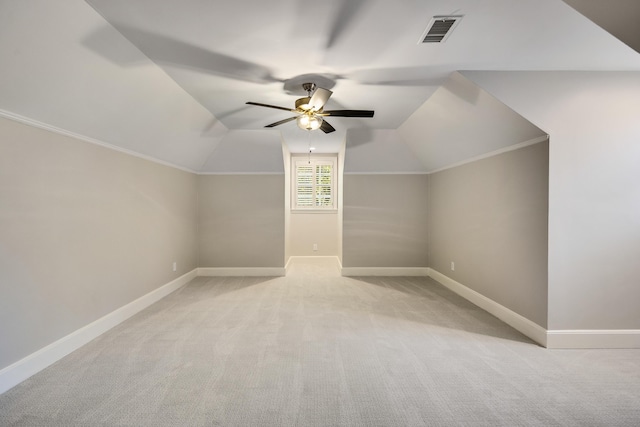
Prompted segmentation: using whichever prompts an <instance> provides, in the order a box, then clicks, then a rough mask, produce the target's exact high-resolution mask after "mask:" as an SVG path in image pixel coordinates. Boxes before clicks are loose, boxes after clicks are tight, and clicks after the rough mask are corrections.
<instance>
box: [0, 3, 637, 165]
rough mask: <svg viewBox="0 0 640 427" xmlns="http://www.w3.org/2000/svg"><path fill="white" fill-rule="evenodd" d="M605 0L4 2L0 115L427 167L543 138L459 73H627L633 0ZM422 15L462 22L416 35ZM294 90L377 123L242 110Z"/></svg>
mask: <svg viewBox="0 0 640 427" xmlns="http://www.w3.org/2000/svg"><path fill="white" fill-rule="evenodd" d="M567 3H569V4H571V6H569V4H567ZM607 4H608V5H609V7H608V8H604V9H603V8H601V7H597V6H594V3H593V1H590V0H568V1H567V2H566V3H565V2H563V1H560V0H520V1H517V2H515V1H513V0H482V1H479V0H430V1H415V0H414V1H409V0H397V1H393V2H391V1H386V0H328V1H325V2H321V3H309V2H300V1H297V0H274V1H269V2H265V1H258V0H240V1H235V2H228V1H212V0H208V1H204V0H182V1H179V2H176V1H172V0H88V2H85V1H82V0H66V1H63V2H46V1H38V0H24V1H10V0H4V1H0V12H1V13H0V54H1V58H2V59H1V61H2V67H1V70H2V71H0V113H1V114H2V115H4V116H7V117H12V118H15V119H18V120H23V121H25V122H28V123H32V124H36V125H39V126H42V127H47V128H50V129H52V130H56V131H59V132H65V133H68V134H72V135H77V136H80V137H82V138H84V139H87V140H91V141H93V142H97V143H101V144H105V145H109V146H113V147H117V148H118V149H122V150H125V151H129V152H133V153H136V154H138V155H143V156H147V157H149V158H153V159H156V160H160V161H163V162H166V163H169V164H172V165H175V166H178V167H181V168H184V169H188V170H191V171H196V172H201V173H209V172H212V173H226V172H229V173H233V172H279V171H281V170H282V160H281V143H282V141H284V143H285V144H286V145H287V147H288V148H289V149H290V150H291V151H293V152H304V151H306V150H308V148H309V147H310V146H313V147H315V149H316V151H317V152H337V151H339V150H340V149H341V147H342V146H343V144H344V143H345V141H346V148H347V153H348V156H347V158H346V165H347V166H346V167H347V168H352V171H354V172H374V171H378V170H383V171H384V169H385V168H391V169H393V170H394V171H412V172H415V171H433V170H437V169H439V168H442V167H446V166H447V165H451V164H455V163H457V162H460V161H463V160H465V159H466V158H469V157H474V156H479V155H482V154H484V153H487V152H491V151H494V150H498V149H501V148H504V147H507V146H510V145H515V144H519V143H523V142H526V141H529V140H532V139H535V138H538V137H541V136H543V135H544V134H545V131H544V129H538V128H537V127H535V126H534V125H533V124H531V123H529V122H528V121H527V120H526V119H524V118H522V117H520V116H518V115H517V114H516V113H514V112H513V111H511V110H509V109H508V108H507V107H505V106H504V105H502V104H500V103H499V102H498V101H496V100H495V99H493V98H491V97H490V96H489V95H488V94H487V93H486V92H484V91H483V90H482V88H479V87H477V86H474V84H473V83H471V82H470V81H468V80H466V79H465V78H464V77H463V75H461V74H459V73H456V71H458V70H640V54H639V53H638V52H637V51H636V50H634V48H635V49H637V48H638V47H637V46H638V45H637V44H635V41H634V40H635V37H636V35H637V28H638V26H637V25H636V24H637V22H638V18H640V16H639V15H640V7H638V6H637V4H638V3H637V2H634V1H633V0H631V1H629V0H614V1H610V2H607ZM572 6H573V7H572ZM582 6H584V7H582ZM616 7H619V8H620V9H619V10H618V12H619V14H620V15H623V16H624V17H625V18H624V19H619V20H615V19H614V18H612V17H611V15H612V14H611V13H610V11H611V10H613V9H615V8H616ZM574 8H576V9H578V10H581V11H582V12H583V13H585V15H586V16H589V18H587V17H585V16H584V15H582V14H581V13H580V12H578V11H577V10H576V9H574ZM436 15H447V16H450V15H457V16H462V17H463V18H462V20H461V21H460V23H459V25H458V26H457V27H456V28H455V29H454V31H453V32H452V34H451V35H450V37H449V38H448V39H447V40H446V41H445V42H444V43H440V44H421V43H418V41H419V38H420V36H421V35H422V33H423V31H424V30H425V28H426V27H427V24H428V23H429V22H430V21H431V19H432V17H433V16H436ZM629 16H631V17H635V18H633V19H630V18H629ZM590 19H593V21H591V20H590ZM594 21H595V22H599V23H600V25H602V27H604V28H606V29H607V30H608V31H607V30H605V29H604V28H602V27H600V26H598V25H597V24H596V23H594ZM625 22H626V23H627V24H628V25H622V24H624V23H625ZM617 23H622V24H620V25H618V24H617ZM629 28H630V29H629ZM612 34H616V36H617V37H619V38H616V36H614V35H612ZM621 39H622V40H621ZM307 81H310V82H313V83H316V84H317V85H318V86H320V87H324V88H327V89H330V90H332V91H333V95H332V96H331V98H330V99H329V101H328V103H327V107H326V108H330V109H371V110H375V117H373V118H330V119H328V120H329V121H330V122H331V124H332V125H333V126H334V127H335V128H336V129H337V131H336V132H334V133H331V134H323V133H322V132H320V131H314V132H311V133H309V132H306V131H304V130H301V129H298V128H297V127H296V125H295V122H290V123H287V124H283V125H281V126H278V127H276V128H273V129H265V128H264V126H265V125H266V124H268V123H272V122H275V121H278V120H282V119H285V118H287V117H289V116H291V113H288V112H285V111H280V110H276V109H269V108H262V107H257V106H250V105H246V101H255V102H262V103H267V104H275V105H279V106H284V107H293V105H294V101H295V99H296V98H299V97H301V96H304V95H305V92H304V91H303V90H302V86H301V85H302V83H304V82H307ZM394 153H395V154H396V156H395V160H394V161H392V162H389V161H388V159H389V158H390V156H393V154H394ZM349 156H351V159H350V158H349ZM390 165H392V166H390Z"/></svg>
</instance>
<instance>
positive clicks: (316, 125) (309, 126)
mask: <svg viewBox="0 0 640 427" xmlns="http://www.w3.org/2000/svg"><path fill="white" fill-rule="evenodd" d="M296 121H297V123H298V127H299V128H300V129H304V130H317V129H320V126H321V125H322V122H323V120H322V117H319V116H316V115H314V114H309V113H307V114H302V115H300V116H298V118H297V119H296Z"/></svg>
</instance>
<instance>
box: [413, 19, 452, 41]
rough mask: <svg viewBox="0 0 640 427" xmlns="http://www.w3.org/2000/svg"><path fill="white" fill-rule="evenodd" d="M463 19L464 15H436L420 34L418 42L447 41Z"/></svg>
mask: <svg viewBox="0 0 640 427" xmlns="http://www.w3.org/2000/svg"><path fill="white" fill-rule="evenodd" d="M461 19H462V16H434V17H433V18H431V21H430V22H429V25H427V29H426V30H424V32H423V33H422V36H420V40H419V41H418V44H421V43H443V42H445V41H446V40H447V38H449V36H450V35H451V33H452V32H453V29H454V28H455V27H456V26H457V25H458V23H459V22H460V20H461Z"/></svg>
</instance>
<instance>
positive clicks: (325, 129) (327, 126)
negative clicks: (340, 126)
mask: <svg viewBox="0 0 640 427" xmlns="http://www.w3.org/2000/svg"><path fill="white" fill-rule="evenodd" d="M320 130H321V131H322V132H324V133H331V132H333V131H335V129H334V128H333V126H331V125H330V124H329V123H327V121H326V120H323V121H322V124H321V125H320Z"/></svg>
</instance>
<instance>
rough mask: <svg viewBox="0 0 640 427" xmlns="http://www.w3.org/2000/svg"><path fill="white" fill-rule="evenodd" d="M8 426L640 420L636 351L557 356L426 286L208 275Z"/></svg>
mask: <svg viewBox="0 0 640 427" xmlns="http://www.w3.org/2000/svg"><path fill="white" fill-rule="evenodd" d="M0 425H2V426H6V425H26V426H41V425H74V426H76V425H77V426H122V425H126V426H146V425H148V426H191V425H193V426H215V425H221V426H421V425H428V426H439V425H441V426H452V425H469V426H497V425H504V426H520V425H522V426H524V425H537V426H554V425H558V426H560V425H561V426H638V425H640V350H562V351H559V350H546V349H544V348H541V347H539V346H538V345H536V344H534V343H532V342H531V341H529V340H528V339H527V338H525V337H524V336H522V335H521V334H519V333H518V332H516V331H515V330H513V329H511V328H510V327H508V326H506V325H505V324H504V323H502V322H500V321H499V320H497V319H496V318H494V317H493V316H491V315H489V314H488V313H486V312H484V311H482V310H480V309H479V308H477V307H475V306H474V305H472V304H470V303H468V302H467V301H465V300H464V299H462V298H460V297H458V296H457V295H455V294H453V293H451V292H450V291H448V290H447V289H445V288H444V287H442V286H440V285H438V284H437V283H436V282H434V281H432V280H431V279H428V278H418V277H413V278H410V277H403V278H371V277H369V278H343V277H340V276H339V275H338V274H337V270H336V269H335V268H333V267H331V266H330V265H328V264H323V263H322V262H319V263H315V264H314V263H307V264H302V263H301V264H297V265H294V267H293V269H292V272H291V274H290V275H289V276H287V277H282V278H246V277H245V278H230V277H227V278H222V277H218V278H207V277H199V278H197V279H195V280H193V281H192V282H191V283H190V284H189V285H187V286H186V287H184V288H182V289H180V290H179V291H177V292H175V293H173V294H171V295H169V296H168V297H166V298H165V299H163V300H161V301H160V302H158V303H157V304H155V305H153V306H151V307H150V308H148V309H147V310H145V311H143V312H141V313H140V314H138V315H136V316H134V317H133V318H131V319H130V320H128V321H126V322H124V323H123V324H121V325H119V326H118V327H116V328H114V329H112V330H111V331H109V332H108V333H106V334H104V335H102V336H101V337H99V338H98V339H96V340H94V341H92V342H91V343H89V344H88V345H86V346H85V347H83V348H81V349H80V350H78V351H76V352H74V353H72V354H71V355H69V356H68V357H66V358H64V359H62V360H61V361H59V362H58V363H56V364H54V365H52V366H51V367H49V368H48V369H46V370H44V371H42V372H40V373H39V374H37V375H35V376H33V377H32V378H30V379H28V380H27V381H25V382H23V383H22V384H20V385H18V386H16V387H15V388H13V389H11V390H9V391H8V392H6V393H5V394H3V395H1V396H0Z"/></svg>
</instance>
